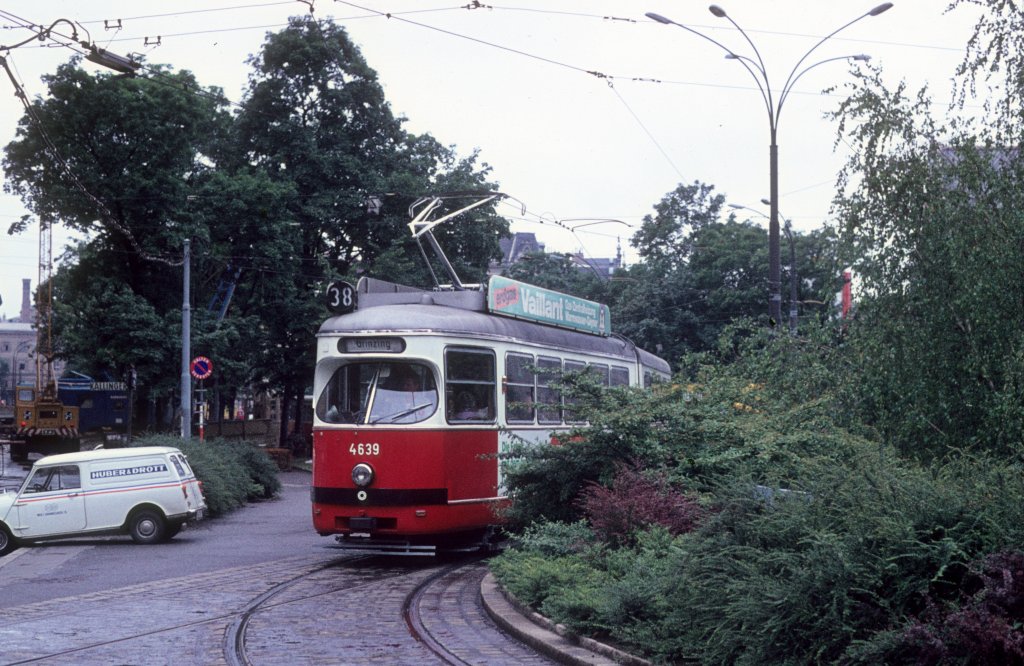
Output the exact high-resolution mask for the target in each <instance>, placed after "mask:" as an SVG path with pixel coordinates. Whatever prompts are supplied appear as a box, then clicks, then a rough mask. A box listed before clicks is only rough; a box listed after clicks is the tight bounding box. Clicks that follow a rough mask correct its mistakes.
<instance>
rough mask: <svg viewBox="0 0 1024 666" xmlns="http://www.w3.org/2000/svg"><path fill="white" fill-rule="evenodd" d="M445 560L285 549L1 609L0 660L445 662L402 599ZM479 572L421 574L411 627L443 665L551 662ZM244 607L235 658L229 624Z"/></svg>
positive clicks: (472, 568) (477, 568) (474, 567)
mask: <svg viewBox="0 0 1024 666" xmlns="http://www.w3.org/2000/svg"><path fill="white" fill-rule="evenodd" d="M445 566H446V565H444V564H438V563H434V562H431V563H429V564H419V565H415V564H414V565H410V564H409V563H407V562H406V561H399V562H394V561H390V562H389V561H386V560H384V561H382V560H381V559H379V558H366V559H351V558H345V557H338V556H337V555H318V556H311V557H296V558H289V559H287V560H279V561H274V562H270V563H266V564H261V565H255V566H246V567H238V568H233V569H225V570H220V571H215V572H211V573H206V574H200V575H194V576H188V577H184V578H175V579H168V580H163V581H159V582H154V583H149V584H141V585H133V586H129V587H123V588H119V589H114V590H109V591H104V592H98V593H92V594H85V595H78V596H72V597H65V598H61V599H53V600H50V601H46V602H40V603H34V604H26V605H21V606H15V607H10V608H6V609H3V610H0V663H4V664H20V663H29V662H31V663H39V664H67V663H75V664H110V665H114V664H147V665H149V664H232V663H246V660H247V661H248V663H252V664H256V665H264V664H266V665H276V664H282V665H283V664H289V665H291V664H431V663H444V661H443V660H442V659H440V658H439V657H437V656H436V655H435V654H434V652H432V651H431V650H430V649H429V648H428V647H427V645H425V644H424V643H423V642H421V641H420V640H418V639H417V638H416V637H414V636H413V634H412V633H411V631H410V627H409V625H408V624H407V621H406V617H405V615H404V614H403V608H404V606H405V605H406V603H407V599H408V597H409V595H410V593H411V592H413V591H414V590H415V589H416V587H417V586H418V585H419V584H420V583H422V582H423V581H425V580H427V579H429V578H430V577H431V576H434V575H435V574H437V573H438V572H439V570H441V569H443V568H444V567H445ZM485 573H486V566H485V565H483V564H479V563H477V564H470V565H469V566H467V567H463V568H461V569H458V570H456V571H454V572H451V573H449V574H447V575H444V576H441V577H440V578H437V579H436V580H435V581H432V582H431V584H430V585H429V586H428V587H426V588H425V589H424V590H423V591H422V592H421V594H420V595H419V596H418V603H419V615H420V618H421V620H422V626H423V627H424V628H425V629H426V630H427V631H428V632H429V634H430V635H431V637H432V638H433V639H434V640H436V641H438V642H440V643H442V644H443V645H444V647H445V649H446V650H447V651H448V652H449V653H450V654H452V655H457V659H456V660H455V661H454V663H465V664H494V665H501V664H510V665H511V664H550V663H554V662H551V661H549V660H548V659H546V658H544V657H541V656H540V655H538V654H537V653H536V652H534V651H533V650H532V649H530V648H528V647H526V646H524V645H522V644H520V643H518V642H516V641H515V640H513V639H511V638H509V637H508V636H507V635H505V634H504V633H502V632H501V631H500V630H499V629H498V628H497V627H496V626H495V625H494V624H493V623H492V622H491V620H490V619H489V618H488V617H487V616H486V614H485V613H484V612H483V610H482V608H481V605H480V600H479V596H480V581H481V579H482V578H483V576H484V574H485ZM260 599H262V602H261V603H259V604H258V605H256V600H260ZM246 612H249V613H250V615H249V617H248V621H247V624H246V625H245V626H244V633H243V635H244V656H243V657H241V658H238V657H235V656H234V655H233V652H232V648H233V645H232V644H231V640H230V637H231V633H232V632H231V629H232V626H235V627H237V626H238V619H239V617H240V616H242V615H243V614H245V613H246Z"/></svg>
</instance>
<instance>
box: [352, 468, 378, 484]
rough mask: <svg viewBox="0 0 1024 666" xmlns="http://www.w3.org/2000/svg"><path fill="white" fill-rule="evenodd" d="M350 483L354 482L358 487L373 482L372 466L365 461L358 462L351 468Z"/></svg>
mask: <svg viewBox="0 0 1024 666" xmlns="http://www.w3.org/2000/svg"><path fill="white" fill-rule="evenodd" d="M352 483H354V484H356V485H357V486H359V487H360V488H365V487H366V486H368V485H370V484H371V483H373V468H372V467H370V466H369V465H367V464H366V463H359V464H358V465H356V466H355V467H353V468H352Z"/></svg>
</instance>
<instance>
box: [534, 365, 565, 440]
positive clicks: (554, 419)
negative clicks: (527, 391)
mask: <svg viewBox="0 0 1024 666" xmlns="http://www.w3.org/2000/svg"><path fill="white" fill-rule="evenodd" d="M560 381H562V361H561V359H557V358H545V357H543V356H540V357H538V358H537V421H538V422H540V423H544V424H550V423H561V422H562V391H561V390H560V389H559V388H558V387H557V385H558V383H559V382H560Z"/></svg>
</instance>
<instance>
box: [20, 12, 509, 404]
mask: <svg viewBox="0 0 1024 666" xmlns="http://www.w3.org/2000/svg"><path fill="white" fill-rule="evenodd" d="M250 64H251V65H252V68H253V70H252V75H251V78H250V84H249V89H248V91H247V92H246V95H245V99H244V101H243V103H242V105H241V108H240V110H238V111H237V112H235V113H231V111H230V108H229V106H228V104H227V102H226V100H225V99H224V97H223V95H222V94H221V93H220V91H219V90H218V89H216V88H208V89H203V88H200V87H198V86H197V85H196V82H195V79H194V77H193V76H192V75H191V74H190V73H188V72H178V73H174V72H172V71H170V70H169V69H168V68H165V67H160V66H154V67H148V68H147V69H148V70H149V75H148V76H140V77H135V78H125V77H115V76H110V75H106V74H100V75H96V76H93V75H90V74H88V73H86V72H84V71H83V70H81V69H79V68H78V66H77V62H76V61H72V62H71V63H69V64H67V65H64V66H62V67H61V68H60V69H59V70H58V71H57V72H56V73H55V74H54V75H52V76H49V77H46V79H45V80H46V83H47V86H48V96H47V97H45V98H42V99H38V100H35V101H34V102H33V106H34V108H35V111H36V114H37V116H38V117H39V118H40V123H39V124H36V123H34V122H32V121H31V120H30V119H29V117H28V116H26V117H25V118H23V119H22V121H21V123H20V125H19V130H18V134H17V136H16V138H15V140H14V141H13V142H11V143H10V144H9V145H8V146H7V148H6V153H5V158H4V167H5V169H6V171H7V174H8V180H7V183H6V185H5V188H6V189H7V191H8V192H11V193H13V194H17V195H19V196H21V198H22V200H23V201H24V202H25V203H26V205H27V206H28V207H29V208H30V210H32V211H33V212H34V213H35V214H36V215H37V216H39V217H41V218H43V219H45V220H49V221H52V222H54V223H61V224H65V225H67V226H69V227H71V228H74V229H77V230H80V231H84V232H87V233H88V240H86V241H85V242H83V243H82V244H80V245H79V246H78V247H77V248H76V249H74V250H73V251H72V253H73V255H74V256H73V259H74V261H72V262H71V263H70V264H68V265H67V267H62V268H61V269H60V270H59V271H58V273H57V275H56V277H55V281H54V293H55V304H54V312H55V323H54V332H55V334H56V336H55V337H56V339H58V340H59V341H60V353H61V354H62V355H63V356H64V357H65V358H66V359H68V361H69V363H70V365H71V367H74V368H80V369H85V370H88V371H89V372H94V373H98V374H100V373H103V372H106V373H110V374H114V375H117V376H119V378H123V377H127V375H128V373H129V370H130V369H131V368H134V369H135V370H136V371H137V373H138V378H139V382H140V389H142V394H143V395H147V396H148V397H150V398H153V399H156V398H161V399H163V398H167V397H170V396H171V395H172V394H173V392H174V391H175V390H176V389H175V386H176V384H177V371H172V372H169V371H168V369H170V368H176V367H177V366H178V363H179V360H180V359H179V356H180V353H179V351H177V349H178V347H179V344H178V340H180V332H181V326H180V322H181V303H182V296H181V279H182V269H181V268H180V265H181V253H182V248H183V242H184V240H185V239H191V241H192V253H193V254H192V264H191V274H192V280H191V281H192V286H193V290H192V294H193V296H192V300H193V310H194V316H193V321H192V349H193V350H194V351H196V352H197V353H204V354H205V355H208V356H210V357H211V358H213V359H214V360H215V363H216V366H217V369H218V374H217V381H218V382H221V385H222V387H224V388H226V389H228V390H235V389H242V388H256V389H260V388H262V389H269V390H271V391H274V392H278V393H279V394H284V395H285V396H286V397H289V398H294V397H298V400H299V401H301V395H302V392H303V390H304V388H305V387H306V386H307V384H308V383H309V382H310V381H311V377H312V364H313V359H314V355H313V353H312V351H313V341H314V338H315V332H316V328H317V326H318V325H319V322H320V321H322V319H323V318H324V317H325V316H326V310H325V308H324V306H323V305H322V303H321V298H320V294H321V292H322V289H323V287H324V286H325V285H326V283H327V282H328V281H329V280H331V279H336V278H338V277H340V276H349V277H357V276H358V275H359V274H362V273H364V272H367V271H373V272H374V273H375V274H376V275H378V277H384V278H388V277H392V278H399V277H400V276H401V278H404V279H407V280H410V281H413V282H414V283H420V284H422V283H423V282H426V278H427V274H426V273H425V272H424V269H423V266H422V260H421V258H420V257H419V250H418V249H417V248H416V247H415V244H414V243H412V242H411V241H410V239H409V238H408V231H407V230H406V227H405V223H406V222H407V209H408V207H409V205H410V204H411V203H412V202H413V201H415V200H416V199H417V198H418V197H420V196H423V195H427V194H434V193H437V192H439V191H451V190H457V191H467V190H473V191H479V190H491V189H493V187H492V185H491V184H490V183H489V182H488V174H489V171H490V167H488V166H487V165H486V164H478V156H477V155H476V154H475V153H473V154H471V155H470V156H468V157H465V158H461V157H459V156H458V155H457V154H456V152H455V150H454V148H450V147H445V146H443V145H442V144H440V143H439V142H438V141H437V140H435V139H434V138H433V137H430V136H429V135H423V136H415V135H411V134H409V133H407V132H405V131H404V130H403V129H402V120H401V119H398V118H395V117H394V116H393V114H392V113H391V110H390V107H389V106H388V104H387V102H386V100H385V99H384V93H383V90H382V88H381V86H380V84H379V83H378V81H377V78H376V73H375V72H374V71H373V70H372V69H371V68H370V67H369V66H368V64H367V63H366V62H365V60H364V59H363V58H362V56H361V54H360V53H359V50H358V48H356V46H355V45H354V44H353V43H352V42H351V41H350V40H349V39H348V36H347V35H346V34H345V32H344V30H343V29H342V28H340V27H338V26H336V25H334V24H333V23H330V22H318V21H315V20H313V19H312V18H310V17H303V18H297V19H293V20H292V21H291V22H290V23H289V26H288V27H287V28H285V29H284V30H282V31H280V32H278V33H274V34H270V35H268V37H267V41H266V43H265V45H264V47H263V49H262V51H261V52H260V53H259V54H258V55H256V56H254V57H253V58H252V59H251V61H250ZM48 140H49V141H52V143H53V145H54V146H55V147H56V152H54V151H51V150H50V149H49V147H48ZM58 155H59V157H58ZM371 197H376V198H378V199H379V200H380V201H381V203H382V206H381V208H380V212H379V213H375V212H373V211H371V210H370V207H369V206H368V202H369V200H370V198H371ZM24 228H25V221H22V222H20V223H16V224H15V225H14V226H13V227H12V229H11V232H18V231H20V230H23V229H24ZM505 230H506V223H505V222H503V221H501V220H500V219H499V218H497V217H496V216H495V215H494V214H493V211H490V210H484V209H481V211H479V212H478V213H477V214H476V215H475V216H474V219H473V221H472V223H466V224H464V223H462V222H461V221H460V224H459V225H458V228H456V227H455V225H448V226H447V227H443V228H441V229H439V230H438V232H437V233H438V236H439V238H440V239H441V242H442V245H443V246H444V247H445V249H446V250H447V252H448V253H449V255H450V258H451V259H452V263H453V264H454V265H455V266H456V268H457V270H459V271H460V273H461V275H462V277H463V279H464V280H466V281H474V280H477V279H481V278H482V276H483V275H484V274H485V272H486V268H487V265H488V262H489V260H490V259H491V258H492V257H497V256H498V254H499V249H498V237H499V235H500V234H501V233H502V232H504V231H505ZM378 262H379V266H378ZM381 273H383V274H381ZM228 286H230V287H231V288H232V289H233V297H232V299H231V301H230V307H229V308H228V309H227V314H226V316H225V317H224V318H223V319H222V320H221V319H219V318H218V316H217V315H218V312H216V311H214V310H210V309H209V308H208V306H207V304H210V306H213V305H214V301H215V298H214V297H215V295H218V296H219V297H221V298H223V296H224V295H225V294H226V291H225V289H226V288H227V287H228ZM292 404H293V405H294V404H296V403H295V402H294V401H293V402H292Z"/></svg>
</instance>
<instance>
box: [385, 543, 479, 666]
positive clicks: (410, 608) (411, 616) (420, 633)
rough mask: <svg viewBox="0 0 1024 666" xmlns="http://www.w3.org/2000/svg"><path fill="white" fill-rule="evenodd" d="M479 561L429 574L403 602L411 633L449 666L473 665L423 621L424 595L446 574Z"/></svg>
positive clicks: (403, 613) (455, 565) (404, 614)
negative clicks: (446, 644)
mask: <svg viewBox="0 0 1024 666" xmlns="http://www.w3.org/2000/svg"><path fill="white" fill-rule="evenodd" d="M477 561H479V558H474V559H473V560H472V561H471V562H460V563H457V564H451V565H449V566H447V567H445V568H443V569H441V570H440V571H437V572H435V573H434V574H432V575H430V576H428V577H427V578H425V579H424V580H422V581H420V583H419V584H418V585H417V586H416V587H415V588H413V589H412V591H410V592H409V594H407V595H406V597H405V601H404V602H403V604H402V617H403V618H404V619H405V624H406V626H407V627H408V628H409V633H410V634H411V635H412V637H413V638H415V639H416V640H417V641H419V642H420V643H422V644H423V646H424V647H426V648H427V649H428V650H430V651H431V652H433V653H434V655H435V656H436V657H437V658H438V659H440V660H441V661H442V662H443V663H445V664H448V665H449V666H472V664H471V662H468V661H466V660H464V659H462V658H461V657H459V656H458V655H457V654H455V653H454V652H452V651H450V650H449V649H448V648H447V647H445V645H444V643H443V642H441V641H440V640H439V638H438V637H437V636H435V635H434V632H433V631H431V630H430V628H429V627H428V626H427V625H426V624H425V623H424V622H423V615H422V614H421V613H420V604H421V602H422V601H423V597H424V595H425V594H426V592H427V590H428V589H429V588H430V587H431V586H432V585H434V584H435V583H437V582H438V581H439V580H441V579H442V578H444V577H445V576H448V575H450V574H452V573H454V572H455V571H458V570H459V569H461V568H464V567H466V566H469V565H470V564H474V563H476V562H477Z"/></svg>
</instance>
